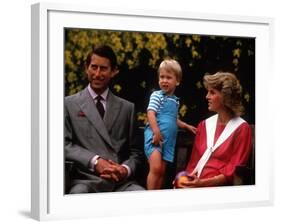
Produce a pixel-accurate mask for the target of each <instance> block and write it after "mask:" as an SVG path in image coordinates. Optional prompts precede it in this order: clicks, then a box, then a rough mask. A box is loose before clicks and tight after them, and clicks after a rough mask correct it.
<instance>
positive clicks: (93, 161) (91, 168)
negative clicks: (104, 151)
mask: <svg viewBox="0 0 281 224" xmlns="http://www.w3.org/2000/svg"><path fill="white" fill-rule="evenodd" d="M99 158H100V156H99V155H95V156H94V157H93V158H92V159H91V161H90V171H92V172H95V164H96V161H97V160H98V159H99Z"/></svg>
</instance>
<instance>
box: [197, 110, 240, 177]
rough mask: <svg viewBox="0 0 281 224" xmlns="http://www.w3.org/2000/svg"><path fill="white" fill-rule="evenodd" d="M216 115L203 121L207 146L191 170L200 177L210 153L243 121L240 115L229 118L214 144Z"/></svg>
mask: <svg viewBox="0 0 281 224" xmlns="http://www.w3.org/2000/svg"><path fill="white" fill-rule="evenodd" d="M217 120H218V115H217V114H216V115H214V116H212V117H210V118H208V119H207V120H206V122H205V126H206V135H207V148H206V150H205V152H204V154H203V155H202V157H201V158H200V160H199V161H198V163H197V165H196V167H195V169H194V170H193V172H192V173H193V174H194V173H197V176H198V177H200V175H201V172H202V170H203V168H204V166H205V164H206V163H207V161H208V160H209V158H210V157H211V155H212V153H213V152H214V151H215V150H216V149H217V148H218V147H219V146H220V145H221V144H222V143H223V142H224V141H225V140H226V139H227V138H228V137H229V136H230V135H231V134H232V133H233V132H234V131H235V130H236V129H237V128H238V127H239V126H240V125H241V124H242V123H244V122H245V120H243V119H242V118H241V117H236V118H233V119H231V120H230V121H229V122H228V123H227V125H226V127H225V128H224V130H223V132H222V133H221V135H220V136H219V138H218V140H217V141H216V144H215V145H214V138H215V132H216V125H217Z"/></svg>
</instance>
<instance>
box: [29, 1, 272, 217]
mask: <svg viewBox="0 0 281 224" xmlns="http://www.w3.org/2000/svg"><path fill="white" fill-rule="evenodd" d="M147 24H150V26H149V27H148V26H147ZM64 27H83V28H96V29H112V28H114V29H120V30H136V31H153V32H155V31H156V32H173V33H177V32H181V33H197V34H207V35H230V36H248V37H255V38H256V83H255V85H256V184H255V185H252V186H233V187H220V188H215V187H213V188H201V189H192V191H190V190H161V191H142V192H129V193H123V192H122V193H99V194H84V195H64V181H63V180H64V163H63V161H64V153H63V124H64V117H63V96H64V92H63V86H64V77H63V74H64V70H63V69H64V65H63V47H64V45H63V41H64V40H63V29H64ZM272 32H273V19H271V18H260V17H245V16H231V15H214V14H200V13H190V12H180V11H177V12H169V11H148V10H147V11H144V10H130V11H129V12H128V11H127V10H126V9H107V8H106V9H105V8H98V9H97V8H95V7H89V6H81V5H62V4H50V3H38V4H35V5H32V126H31V127H32V169H31V170H32V171H31V177H32V186H31V194H32V198H31V215H32V217H33V218H35V219H37V220H50V219H61V218H65V219H69V218H81V217H102V216H109V215H110V216H117V215H118V216H120V215H127V214H130V215H133V214H142V213H143V214H145V213H147V214H149V213H155V212H158V213H164V212H175V211H178V212H182V211H186V210H190V209H206V208H222V207H223V208H225V207H248V206H259V205H270V204H272V203H273V197H274V195H273V187H272V186H273V176H272V173H273V172H272V171H273V164H272V162H273V160H272V156H271V155H272V150H273V147H272V145H271V144H272V143H271V141H268V140H269V139H270V137H271V136H270V134H269V133H264V132H263V130H262V128H263V129H264V128H266V127H269V124H270V123H272V120H271V119H272V118H271V116H270V115H269V113H268V111H267V110H266V109H265V108H267V104H268V103H269V101H268V100H267V99H266V95H265V94H262V90H263V89H264V88H265V89H270V74H272V72H270V71H271V64H270V61H271V60H270V59H271V57H272V49H273V39H272ZM263 74H267V76H265V75H263ZM58 96H61V97H58ZM261 102H262V103H261ZM261 127H262V128H261ZM265 149H266V150H265ZM96 202H98V203H96ZM136 202H137V203H136ZM128 205H130V206H128ZM123 206H126V209H123Z"/></svg>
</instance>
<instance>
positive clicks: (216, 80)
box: [203, 72, 244, 116]
mask: <svg viewBox="0 0 281 224" xmlns="http://www.w3.org/2000/svg"><path fill="white" fill-rule="evenodd" d="M203 83H204V86H205V88H206V89H207V88H208V87H209V88H210V87H211V88H214V89H216V90H218V91H220V92H221V93H222V95H223V104H224V106H225V107H226V108H228V110H229V111H230V113H231V114H233V115H234V116H240V115H242V114H243V112H244V107H243V105H242V98H241V97H242V87H241V85H240V82H239V80H238V79H237V78H236V76H235V75H234V74H232V73H229V72H217V73H215V74H213V75H205V76H204V77H203Z"/></svg>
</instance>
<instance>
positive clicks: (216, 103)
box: [206, 87, 225, 112]
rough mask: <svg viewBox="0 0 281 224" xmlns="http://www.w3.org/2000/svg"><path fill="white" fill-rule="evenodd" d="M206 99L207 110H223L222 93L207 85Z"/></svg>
mask: <svg viewBox="0 0 281 224" xmlns="http://www.w3.org/2000/svg"><path fill="white" fill-rule="evenodd" d="M207 91H208V92H207V95H206V99H207V101H208V110H209V111H214V112H220V111H221V110H224V109H225V107H224V105H223V95H222V93H221V92H220V91H219V90H217V89H214V88H211V87H208V89H207Z"/></svg>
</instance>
